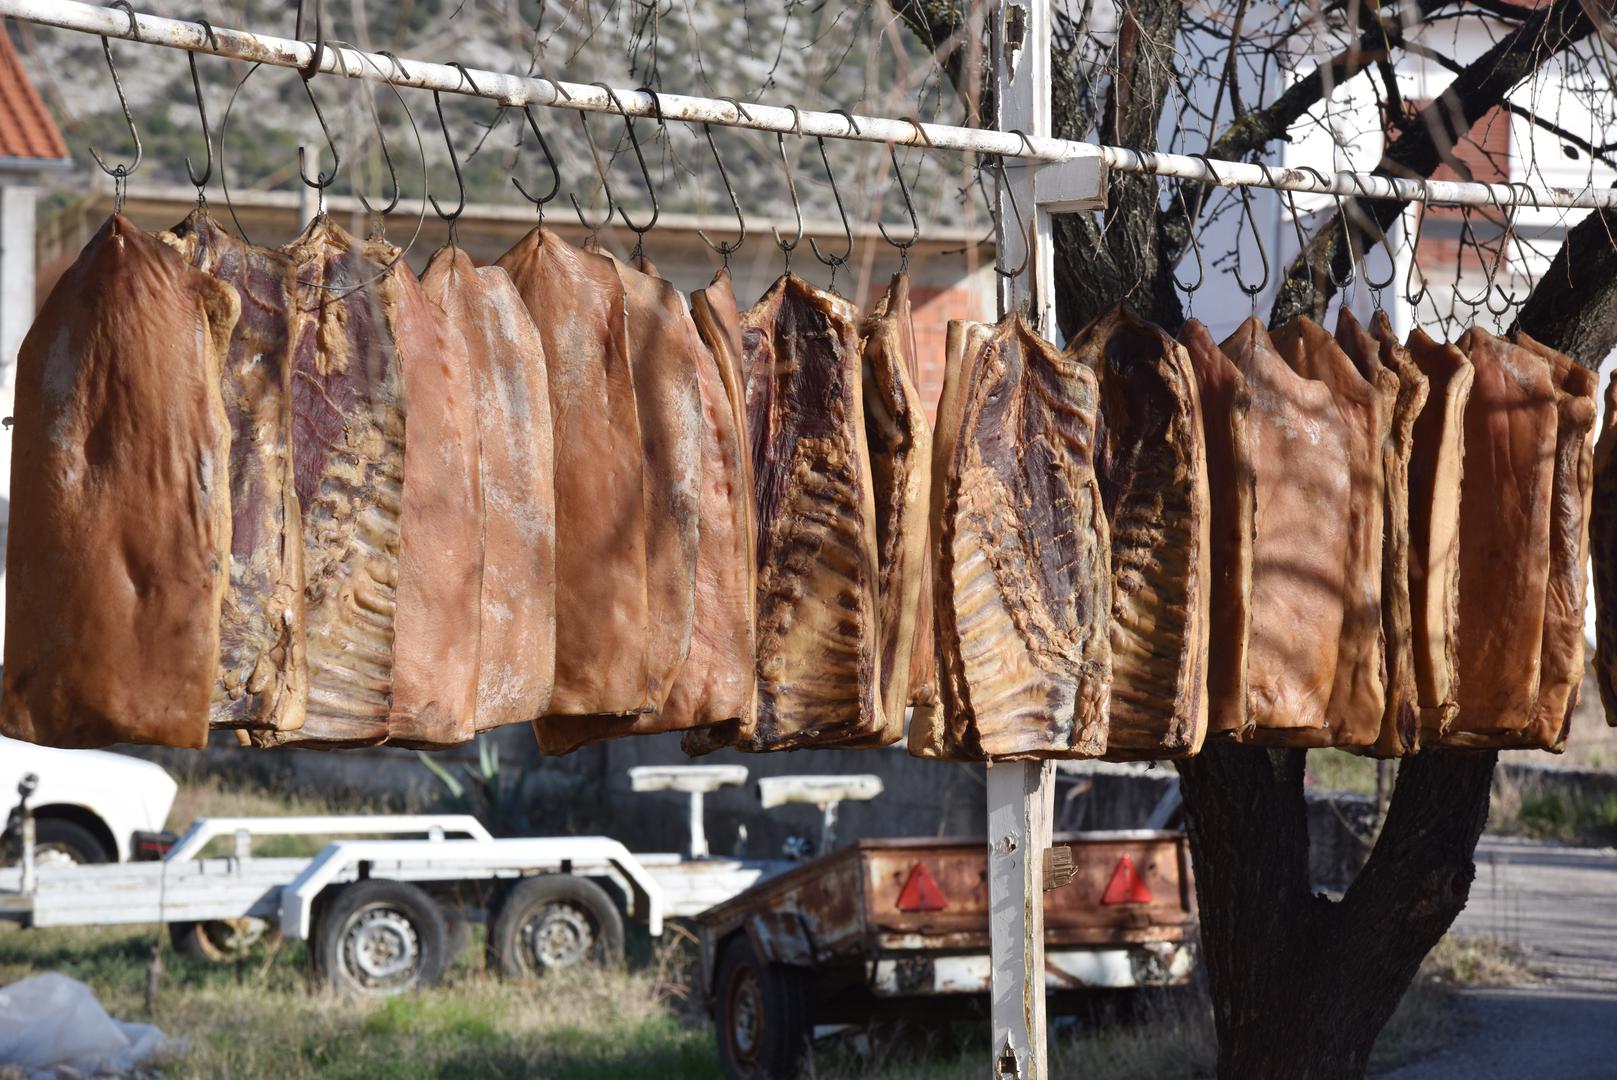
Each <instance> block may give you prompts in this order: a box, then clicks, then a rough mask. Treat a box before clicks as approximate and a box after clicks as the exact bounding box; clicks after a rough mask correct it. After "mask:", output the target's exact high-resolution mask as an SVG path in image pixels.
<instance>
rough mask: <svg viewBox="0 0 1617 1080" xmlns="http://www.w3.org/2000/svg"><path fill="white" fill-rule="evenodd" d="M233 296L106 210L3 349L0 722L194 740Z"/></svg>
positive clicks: (222, 589)
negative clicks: (6, 406)
mask: <svg viewBox="0 0 1617 1080" xmlns="http://www.w3.org/2000/svg"><path fill="white" fill-rule="evenodd" d="M238 313H239V304H238V301H237V298H236V294H235V291H234V290H233V289H231V288H230V287H229V286H227V285H224V284H222V283H220V282H219V281H217V280H215V279H214V278H213V277H211V276H209V275H208V274H204V273H202V272H201V271H198V270H195V269H193V268H192V267H190V266H188V265H186V262H185V260H184V259H182V258H181V257H180V256H179V255H178V254H176V253H175V252H174V251H173V250H172V249H171V248H169V247H168V246H167V245H166V244H164V243H163V242H162V241H160V240H158V239H157V238H156V237H154V236H149V235H147V234H146V233H144V232H142V231H141V230H140V229H138V228H137V227H136V226H135V225H134V224H133V223H131V222H130V221H129V220H128V219H127V218H125V217H123V216H122V215H120V214H114V215H113V216H112V217H111V218H109V219H108V220H107V222H106V223H105V224H104V225H102V226H101V229H100V230H99V231H98V232H97V233H96V235H95V237H94V238H93V239H92V240H91V241H90V243H89V244H88V245H87V246H86V247H85V248H84V250H83V251H82V252H80V254H79V257H78V260H77V261H76V262H74V264H73V265H72V266H71V267H70V268H68V270H67V271H66V272H65V273H64V274H63V275H62V277H61V279H60V280H59V281H58V282H57V284H56V287H55V288H54V289H52V290H51V294H50V296H49V297H48V298H47V299H46V300H45V304H44V306H43V308H42V309H41V310H40V312H39V317H38V318H37V319H36V320H35V322H34V325H33V327H32V328H31V329H30V330H29V331H28V334H27V336H26V337H25V338H24V339H23V343H22V349H21V352H20V354H19V356H18V361H17V387H16V424H15V427H14V429H13V432H12V436H11V437H12V462H11V467H12V474H11V498H12V504H11V529H10V532H9V535H8V538H7V546H6V568H7V579H8V581H7V590H6V593H7V595H6V624H7V630H8V632H7V634H6V644H5V693H4V696H3V698H0V731H3V732H4V733H5V734H6V735H9V736H11V737H13V738H18V739H25V740H28V741H29V742H38V743H44V744H48V745H52V746H64V747H85V746H104V745H107V744H109V743H114V742H138V743H156V744H160V745H165V746H188V747H195V748H200V747H202V746H203V745H204V744H205V743H206V742H207V738H208V719H209V712H210V701H211V698H212V696H213V690H214V686H215V682H216V675H217V670H218V663H219V629H218V628H219V612H220V605H221V602H222V599H223V597H224V595H225V593H226V591H227V589H228V587H229V573H230V550H231V523H230V489H229V484H228V475H227V474H228V469H229V458H230V420H229V417H228V416H227V415H226V412H225V406H224V401H223V398H222V396H221V392H220V382H221V374H222V370H223V367H224V365H225V363H226V360H227V356H228V351H229V347H230V335H231V331H232V329H233V328H234V327H235V325H236V320H237V317H238Z"/></svg>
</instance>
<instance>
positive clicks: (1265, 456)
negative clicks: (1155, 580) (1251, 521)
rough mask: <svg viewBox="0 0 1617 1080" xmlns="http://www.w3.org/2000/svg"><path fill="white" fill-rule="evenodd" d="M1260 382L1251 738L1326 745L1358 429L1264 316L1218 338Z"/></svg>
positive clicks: (1252, 419) (1254, 387) (1251, 425)
mask: <svg viewBox="0 0 1617 1080" xmlns="http://www.w3.org/2000/svg"><path fill="white" fill-rule="evenodd" d="M1220 348H1222V350H1223V351H1224V353H1225V354H1226V355H1227V356H1228V357H1229V358H1230V360H1231V361H1233V362H1234V363H1235V366H1236V367H1237V368H1238V369H1239V370H1240V372H1241V374H1242V375H1243V376H1245V378H1246V382H1247V387H1248V389H1249V390H1250V392H1251V394H1252V408H1251V411H1250V412H1249V413H1248V426H1247V435H1248V437H1249V440H1250V444H1251V450H1252V463H1253V471H1254V474H1255V476H1256V480H1257V488H1256V490H1257V502H1256V545H1255V547H1254V549H1253V556H1252V607H1251V610H1252V634H1251V639H1250V642H1249V645H1248V652H1247V722H1248V723H1249V724H1250V725H1251V728H1252V734H1251V736H1250V741H1251V742H1255V743H1262V744H1266V745H1278V746H1328V745H1330V744H1331V742H1332V733H1331V723H1330V701H1331V688H1332V685H1333V683H1334V682H1335V679H1336V664H1337V650H1338V646H1339V645H1340V643H1341V638H1342V630H1343V625H1342V624H1343V612H1344V608H1345V607H1346V600H1347V593H1346V563H1345V560H1344V559H1343V557H1342V553H1343V552H1344V551H1345V550H1347V549H1348V547H1349V545H1350V544H1351V543H1352V542H1353V539H1354V535H1355V530H1354V522H1353V521H1352V520H1351V515H1350V511H1349V503H1350V500H1351V484H1352V476H1351V473H1350V471H1349V468H1348V462H1349V461H1350V460H1351V449H1350V441H1349V439H1350V437H1349V430H1348V426H1347V424H1346V422H1345V421H1344V420H1343V418H1342V416H1341V414H1340V413H1339V412H1338V411H1337V408H1336V403H1335V401H1334V399H1333V398H1332V395H1331V391H1330V388H1329V387H1327V386H1326V385H1325V384H1323V383H1321V382H1317V381H1315V380H1313V379H1308V378H1305V377H1303V376H1301V375H1299V374H1297V372H1295V371H1293V370H1292V369H1291V368H1290V367H1288V366H1287V365H1286V361H1285V360H1284V359H1283V358H1282V357H1281V355H1280V353H1279V352H1278V351H1276V349H1275V346H1274V342H1273V341H1271V340H1270V338H1269V334H1268V332H1267V331H1265V330H1264V328H1263V324H1262V323H1260V322H1258V321H1257V319H1248V320H1247V321H1246V322H1244V323H1242V324H1241V326H1240V328H1239V329H1238V330H1236V332H1235V333H1234V334H1233V335H1232V336H1230V337H1229V338H1227V339H1226V340H1225V341H1224V342H1223V344H1222V345H1221V346H1220Z"/></svg>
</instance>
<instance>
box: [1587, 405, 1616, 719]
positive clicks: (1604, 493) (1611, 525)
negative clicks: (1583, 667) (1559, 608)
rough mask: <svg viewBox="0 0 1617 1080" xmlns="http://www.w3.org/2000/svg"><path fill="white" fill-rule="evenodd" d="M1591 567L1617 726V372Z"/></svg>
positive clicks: (1600, 669) (1593, 508)
mask: <svg viewBox="0 0 1617 1080" xmlns="http://www.w3.org/2000/svg"><path fill="white" fill-rule="evenodd" d="M1590 486H1591V489H1592V498H1591V501H1590V507H1589V548H1590V554H1591V559H1590V563H1591V564H1592V566H1593V567H1594V585H1595V662H1594V669H1595V685H1596V686H1597V687H1599V689H1600V703H1601V705H1603V706H1604V707H1605V710H1606V723H1607V724H1609V725H1610V726H1612V727H1617V373H1614V374H1613V375H1612V378H1611V382H1609V383H1607V385H1606V409H1605V422H1604V426H1603V427H1602V428H1601V430H1600V439H1599V441H1598V442H1596V443H1595V454H1594V479H1593V483H1592V484H1591V485H1590Z"/></svg>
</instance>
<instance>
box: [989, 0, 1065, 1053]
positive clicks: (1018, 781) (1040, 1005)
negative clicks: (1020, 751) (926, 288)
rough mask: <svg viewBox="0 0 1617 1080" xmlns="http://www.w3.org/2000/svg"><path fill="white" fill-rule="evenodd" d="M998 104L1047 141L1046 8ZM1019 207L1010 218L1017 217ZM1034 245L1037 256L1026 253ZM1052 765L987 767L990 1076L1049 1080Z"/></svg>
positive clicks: (1045, 223)
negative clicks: (1047, 884) (1047, 881)
mask: <svg viewBox="0 0 1617 1080" xmlns="http://www.w3.org/2000/svg"><path fill="white" fill-rule="evenodd" d="M990 40H991V42H992V47H993V60H994V100H995V103H996V106H997V108H998V112H999V124H998V126H999V128H1000V130H1001V131H1011V130H1019V131H1022V132H1024V133H1026V134H1027V135H1029V136H1041V135H1049V134H1050V10H1049V0H1000V2H999V3H998V4H996V5H995V9H994V13H993V19H992V23H991V26H990ZM1037 170H1038V165H1037V164H1035V163H1033V162H1027V161H1022V160H1012V161H1007V162H1006V166H1005V171H1004V173H1003V176H1004V183H1003V184H1002V185H1000V189H999V191H998V202H999V212H1000V215H1001V221H1002V222H1003V227H1002V228H1001V229H1000V232H999V235H1000V252H999V255H1000V262H1001V264H1002V265H1004V266H1006V267H1016V266H1018V265H1020V264H1021V263H1022V260H1023V257H1024V255H1027V256H1029V259H1028V263H1027V270H1026V272H1025V273H1023V274H1021V275H1019V276H1017V277H1013V278H1004V277H1002V278H1001V279H1000V295H999V302H1000V310H1001V311H1002V312H1004V311H1010V310H1013V309H1021V310H1023V311H1028V312H1030V321H1031V322H1032V324H1033V327H1034V329H1035V330H1038V331H1040V332H1042V333H1046V334H1048V333H1049V332H1050V331H1051V329H1052V328H1053V326H1054V317H1055V292H1054V288H1053V277H1052V274H1053V268H1054V261H1053V259H1052V254H1051V243H1050V236H1051V233H1050V215H1049V214H1048V213H1046V212H1044V211H1041V210H1040V209H1039V207H1038V201H1037V198H1036V196H1035V193H1034V184H1033V177H1034V174H1035V173H1036V172H1037ZM1013 202H1014V209H1013ZM1030 245H1031V249H1030ZM1052 771H1053V770H1052V768H1051V766H1050V765H1048V764H1041V763H1020V762H1017V763H1006V764H1001V765H992V766H989V768H988V894H989V947H990V951H991V958H992V971H993V985H992V1004H991V1012H992V1021H993V1054H994V1061H993V1071H992V1073H991V1075H992V1076H993V1077H995V1078H996V1080H1000V1078H1006V1080H1009V1078H1012V1077H1014V1078H1017V1080H1046V1078H1047V1076H1048V1075H1049V1073H1048V1061H1047V1057H1048V1054H1047V1049H1046V1046H1045V1015H1044V853H1045V851H1046V850H1047V849H1048V848H1049V847H1050V825H1051V816H1052V813H1051V811H1052V805H1053V790H1052V781H1051V773H1052Z"/></svg>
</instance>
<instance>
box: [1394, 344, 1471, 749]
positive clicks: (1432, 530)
mask: <svg viewBox="0 0 1617 1080" xmlns="http://www.w3.org/2000/svg"><path fill="white" fill-rule="evenodd" d="M1405 347H1406V348H1407V349H1408V351H1409V357H1410V359H1411V360H1412V361H1414V363H1415V366H1416V367H1418V368H1419V369H1420V371H1421V373H1422V374H1423V375H1425V376H1426V381H1427V385H1428V386H1429V388H1430V389H1429V392H1428V393H1427V396H1426V405H1425V407H1424V408H1422V409H1421V411H1420V414H1419V415H1418V416H1417V417H1416V418H1415V427H1414V445H1413V446H1412V447H1411V450H1410V455H1409V610H1410V621H1411V624H1412V625H1413V628H1414V635H1413V644H1414V649H1415V653H1414V655H1415V693H1416V701H1417V705H1418V709H1419V713H1420V726H1421V734H1420V738H1421V741H1422V742H1433V741H1435V740H1436V739H1437V738H1438V737H1439V736H1441V735H1442V734H1443V733H1444V732H1445V731H1447V730H1448V728H1449V725H1450V724H1452V723H1453V722H1454V716H1455V714H1456V713H1457V712H1458V711H1459V708H1460V706H1459V702H1458V699H1457V696H1456V689H1455V679H1456V671H1457V667H1456V665H1457V664H1458V662H1459V641H1458V633H1459V626H1460V487H1461V476H1462V475H1463V474H1464V471H1465V406H1466V402H1467V401H1469V400H1470V397H1471V381H1472V375H1473V371H1474V369H1473V368H1472V367H1471V361H1469V360H1467V359H1466V358H1465V354H1464V353H1463V352H1461V351H1460V350H1459V349H1456V348H1455V347H1454V346H1453V345H1449V344H1439V343H1438V342H1435V341H1433V340H1432V339H1431V338H1429V337H1427V336H1426V334H1425V333H1424V332H1423V331H1421V330H1420V329H1418V328H1417V329H1416V330H1415V331H1414V332H1413V333H1411V334H1410V335H1409V341H1408V343H1407V345H1406V346H1405Z"/></svg>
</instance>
